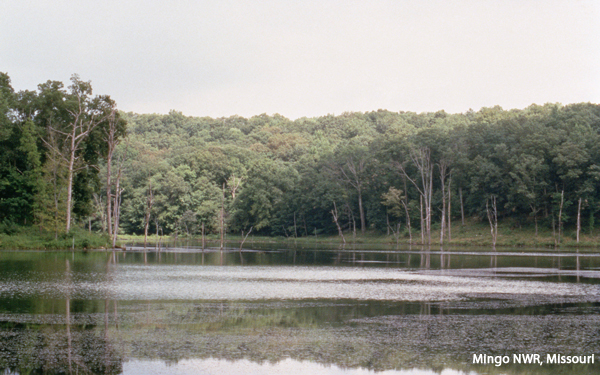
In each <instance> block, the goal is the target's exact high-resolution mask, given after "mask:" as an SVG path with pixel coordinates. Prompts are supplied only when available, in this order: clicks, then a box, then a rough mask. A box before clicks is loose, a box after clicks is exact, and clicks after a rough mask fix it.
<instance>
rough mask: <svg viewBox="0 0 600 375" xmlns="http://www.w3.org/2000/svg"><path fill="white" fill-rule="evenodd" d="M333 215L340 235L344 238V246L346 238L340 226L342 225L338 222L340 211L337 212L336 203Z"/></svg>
mask: <svg viewBox="0 0 600 375" xmlns="http://www.w3.org/2000/svg"><path fill="white" fill-rule="evenodd" d="M331 215H332V216H333V222H334V223H335V225H336V226H337V229H338V234H339V235H340V237H342V241H343V242H344V245H345V244H346V238H345V237H344V232H343V231H342V227H341V226H340V223H339V221H338V218H339V215H338V210H337V206H336V205H335V202H333V210H331Z"/></svg>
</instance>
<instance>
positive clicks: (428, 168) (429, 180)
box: [395, 147, 433, 245]
mask: <svg viewBox="0 0 600 375" xmlns="http://www.w3.org/2000/svg"><path fill="white" fill-rule="evenodd" d="M410 158H411V160H412V162H413V164H414V165H415V167H417V169H418V171H419V175H420V180H421V181H420V183H419V182H417V179H412V178H411V177H410V176H409V175H408V173H407V171H406V166H405V165H404V164H402V163H395V165H396V167H397V168H398V169H399V170H400V172H401V173H402V175H403V176H404V177H405V178H406V179H407V180H409V181H410V182H411V183H412V184H413V186H414V187H415V188H416V189H417V191H418V192H419V194H420V196H421V202H422V204H423V205H425V207H424V209H425V218H424V220H423V221H424V225H425V235H426V236H427V241H428V243H429V244H430V245H431V200H432V199H431V197H432V192H433V164H432V163H431V150H430V149H429V147H420V148H417V149H411V150H410ZM421 212H422V213H421V216H423V209H422V210H421ZM422 229H423V226H421V230H422ZM423 242H424V241H423Z"/></svg>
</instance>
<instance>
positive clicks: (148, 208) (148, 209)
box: [144, 179, 154, 249]
mask: <svg viewBox="0 0 600 375" xmlns="http://www.w3.org/2000/svg"><path fill="white" fill-rule="evenodd" d="M148 182H149V187H148V197H147V198H146V215H145V216H146V217H145V218H144V221H145V225H144V249H145V248H146V243H147V242H148V226H149V225H150V213H151V211H152V205H153V204H154V194H153V192H152V180H150V179H149V180H148Z"/></svg>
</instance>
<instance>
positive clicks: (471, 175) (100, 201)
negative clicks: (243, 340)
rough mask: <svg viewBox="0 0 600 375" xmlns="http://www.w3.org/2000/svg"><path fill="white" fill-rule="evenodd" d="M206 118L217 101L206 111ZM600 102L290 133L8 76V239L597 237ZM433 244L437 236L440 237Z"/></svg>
mask: <svg viewBox="0 0 600 375" xmlns="http://www.w3.org/2000/svg"><path fill="white" fill-rule="evenodd" d="M199 105H201V103H200V104H199ZM599 183H600V105H596V104H590V103H578V104H570V105H561V104H545V105H535V104H534V105H531V106H529V107H527V108H525V109H521V110H503V109H502V108H500V107H493V108H482V109H480V110H479V111H472V110H470V111H468V112H466V113H462V114H448V113H446V112H444V111H439V112H435V113H419V114H417V113H413V112H390V111H386V110H378V111H373V112H367V113H360V112H358V113H343V114H341V115H337V116H335V115H327V116H322V117H317V118H300V119H297V120H294V121H292V120H290V119H287V118H285V117H283V116H280V115H277V114H275V115H272V116H269V115H266V114H262V115H258V116H254V117H251V118H243V117H239V116H231V117H227V118H209V117H187V116H184V115H183V114H182V113H180V112H176V111H171V112H170V113H169V114H167V115H159V114H135V113H124V112H119V111H117V110H116V104H115V103H114V102H113V101H112V100H111V99H110V98H109V97H108V96H93V95H92V91H91V85H90V83H89V82H84V81H81V80H80V79H79V77H77V76H73V78H72V80H71V85H70V86H69V87H67V88H65V87H64V84H63V83H61V82H56V81H48V82H46V83H43V84H40V85H39V86H38V89H37V90H36V91H21V92H15V91H14V90H13V89H12V87H11V85H10V79H9V77H8V75H6V74H1V75H0V223H1V224H0V231H2V230H3V231H5V232H7V231H10V228H13V227H14V226H15V225H17V226H27V225H35V226H39V227H40V230H46V231H51V232H55V233H57V234H58V233H64V232H66V231H69V230H70V227H71V225H76V226H80V227H84V226H85V227H86V228H88V227H90V226H91V229H92V230H93V231H97V232H101V231H103V232H108V233H110V234H111V235H112V234H113V233H115V232H116V231H119V233H132V234H143V233H144V232H145V231H146V230H147V231H148V232H149V233H154V232H156V231H159V232H160V233H162V234H165V235H166V234H171V235H174V234H177V235H179V236H181V235H195V234H198V233H200V232H201V231H202V228H203V227H204V231H205V232H206V233H219V232H220V231H221V229H222V228H223V229H224V230H225V231H227V232H229V233H238V234H239V233H241V231H245V232H247V231H248V230H250V228H252V230H253V233H257V234H263V235H269V236H288V237H294V236H295V237H301V236H311V235H314V234H315V233H316V234H337V233H339V232H340V231H342V232H343V233H344V234H346V235H347V234H348V233H352V232H357V233H361V232H379V233H395V234H401V235H402V236H405V237H406V238H412V241H413V242H421V241H423V242H429V241H430V239H429V238H430V237H431V233H432V228H435V229H436V233H437V235H439V236H440V237H438V238H436V239H435V241H442V242H443V241H444V239H446V240H447V238H449V236H451V232H450V233H448V232H449V231H451V229H452V228H453V226H456V225H458V224H461V223H464V221H465V218H471V219H472V218H475V219H476V220H482V221H485V222H489V223H490V225H491V228H492V232H493V228H494V225H496V223H497V222H506V223H508V222H510V225H511V226H515V227H529V228H531V229H532V231H533V230H535V232H536V233H537V230H538V228H539V229H544V230H548V228H551V229H553V230H554V232H555V233H556V234H557V236H558V237H560V235H561V233H562V232H563V231H564V230H565V229H566V228H567V229H569V230H574V229H576V228H578V227H580V228H581V230H582V231H585V232H586V233H592V232H593V230H594V227H595V222H596V221H595V220H596V219H597V218H598V212H599V211H600V195H599V191H598V190H599V189H598V186H599ZM432 240H433V239H432Z"/></svg>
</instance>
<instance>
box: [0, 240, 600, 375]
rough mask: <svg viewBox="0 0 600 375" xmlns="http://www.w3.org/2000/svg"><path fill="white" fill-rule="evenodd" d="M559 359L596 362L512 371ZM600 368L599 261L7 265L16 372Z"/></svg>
mask: <svg viewBox="0 0 600 375" xmlns="http://www.w3.org/2000/svg"><path fill="white" fill-rule="evenodd" d="M554 353H558V354H562V355H565V356H573V355H575V356H583V355H592V354H594V355H595V363H594V364H549V363H542V364H539V363H534V364H523V363H521V364H519V363H515V360H514V357H513V355H518V354H539V355H540V358H541V362H544V361H546V358H547V354H554ZM474 354H475V355H480V354H484V355H486V356H508V357H506V358H508V359H509V361H508V363H501V365H499V366H496V365H495V364H494V363H487V364H476V363H473V355H474ZM497 358H502V357H497ZM599 363H600V253H597V252H594V251H586V252H583V251H582V252H577V253H575V252H560V251H555V250H522V249H518V250H516V249H515V250H510V249H509V250H499V251H485V250H482V249H466V248H456V247H454V248H451V249H443V250H441V249H437V250H433V249H430V250H428V249H420V248H415V247H413V248H399V249H396V248H394V249H388V248H383V247H382V246H379V247H377V246H367V245H356V246H355V247H350V248H348V247H346V248H344V249H339V248H337V247H331V248H326V247H324V246H322V245H319V246H318V247H317V246H308V247H301V246H293V247H292V246H290V245H289V244H287V245H281V244H276V243H273V244H250V245H246V247H245V248H244V250H243V251H238V249H225V250H224V251H221V250H220V249H216V248H207V249H206V250H205V251H202V250H201V249H199V248H197V247H191V246H185V244H183V245H182V244H178V245H177V246H175V245H173V246H171V247H169V248H164V249H162V250H161V251H156V250H155V249H148V251H144V249H142V248H140V247H135V246H133V247H131V246H130V247H128V251H126V252H123V251H119V252H106V251H90V252H87V253H80V252H75V253H72V252H31V251H10V252H1V253H0V373H3V374H30V373H72V374H87V373H94V374H96V373H97V374H105V373H106V374H121V373H124V374H248V373H252V374H279V373H289V374H296V373H297V374H306V373H311V374H374V373H377V374H405V375H408V374H413V375H414V374H445V375H450V374H500V373H506V374H518V373H529V374H554V373H563V374H597V373H599V372H600V365H599Z"/></svg>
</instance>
